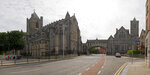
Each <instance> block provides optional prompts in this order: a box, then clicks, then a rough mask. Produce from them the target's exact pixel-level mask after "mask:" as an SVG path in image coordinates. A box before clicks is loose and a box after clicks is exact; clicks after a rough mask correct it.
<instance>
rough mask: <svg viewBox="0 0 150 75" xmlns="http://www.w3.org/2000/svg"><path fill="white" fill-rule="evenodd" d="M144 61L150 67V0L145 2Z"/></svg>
mask: <svg viewBox="0 0 150 75" xmlns="http://www.w3.org/2000/svg"><path fill="white" fill-rule="evenodd" d="M145 34H146V35H145V56H146V57H145V61H146V64H147V66H148V67H149V68H150V0H147V2H146V31H145Z"/></svg>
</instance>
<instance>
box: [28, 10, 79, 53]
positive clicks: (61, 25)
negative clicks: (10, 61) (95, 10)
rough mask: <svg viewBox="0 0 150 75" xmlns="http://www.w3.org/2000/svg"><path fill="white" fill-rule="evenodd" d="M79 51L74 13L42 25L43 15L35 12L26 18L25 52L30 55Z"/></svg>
mask: <svg viewBox="0 0 150 75" xmlns="http://www.w3.org/2000/svg"><path fill="white" fill-rule="evenodd" d="M63 51H64V53H65V54H66V53H73V54H76V53H80V52H82V41H81V36H80V29H79V26H78V22H77V19H76V17H75V14H74V15H73V16H70V15H69V13H68V12H67V14H66V16H65V18H64V19H61V20H58V21H55V22H53V23H50V24H47V25H45V26H43V17H40V18H39V17H38V16H37V14H36V13H35V12H33V13H32V14H31V18H29V19H28V18H27V33H26V52H27V53H30V54H31V55H32V56H45V55H52V54H62V53H63Z"/></svg>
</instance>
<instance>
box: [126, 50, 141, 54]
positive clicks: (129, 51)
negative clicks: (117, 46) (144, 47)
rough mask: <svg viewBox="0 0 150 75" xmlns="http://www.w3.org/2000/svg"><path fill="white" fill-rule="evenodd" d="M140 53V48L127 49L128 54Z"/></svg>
mask: <svg viewBox="0 0 150 75" xmlns="http://www.w3.org/2000/svg"><path fill="white" fill-rule="evenodd" d="M132 53H133V54H140V51H139V50H128V51H127V54H132Z"/></svg>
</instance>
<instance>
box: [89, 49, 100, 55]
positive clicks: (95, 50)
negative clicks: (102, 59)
mask: <svg viewBox="0 0 150 75" xmlns="http://www.w3.org/2000/svg"><path fill="white" fill-rule="evenodd" d="M89 52H90V53H94V54H98V53H100V52H99V50H98V49H95V48H92V49H90V50H89Z"/></svg>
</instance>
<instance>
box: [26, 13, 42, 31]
mask: <svg viewBox="0 0 150 75" xmlns="http://www.w3.org/2000/svg"><path fill="white" fill-rule="evenodd" d="M42 26H43V17H42V16H41V17H40V18H39V17H38V16H37V14H36V13H35V12H33V13H32V14H31V18H30V19H28V18H27V33H32V32H35V31H36V30H38V29H39V28H42Z"/></svg>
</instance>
